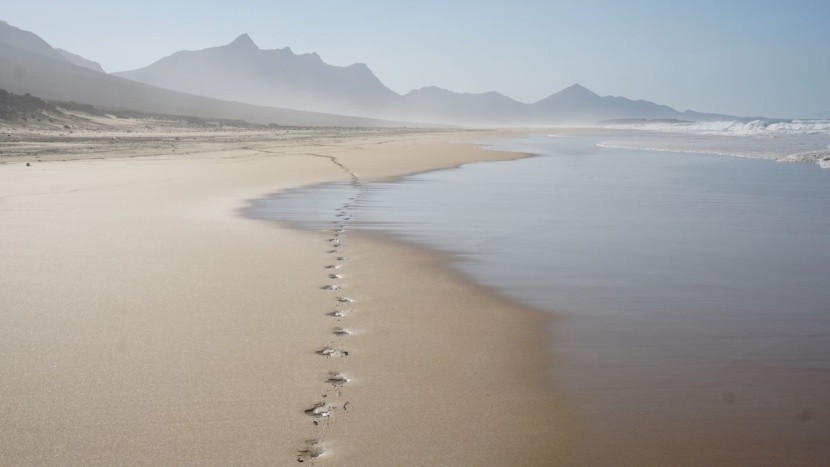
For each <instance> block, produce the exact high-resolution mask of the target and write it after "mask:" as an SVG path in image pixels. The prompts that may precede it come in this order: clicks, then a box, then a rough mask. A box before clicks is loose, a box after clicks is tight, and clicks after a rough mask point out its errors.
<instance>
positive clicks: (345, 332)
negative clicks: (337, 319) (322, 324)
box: [332, 328, 351, 336]
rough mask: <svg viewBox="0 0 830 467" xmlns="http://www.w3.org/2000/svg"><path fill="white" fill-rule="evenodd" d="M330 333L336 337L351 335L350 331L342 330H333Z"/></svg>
mask: <svg viewBox="0 0 830 467" xmlns="http://www.w3.org/2000/svg"><path fill="white" fill-rule="evenodd" d="M332 333H333V334H334V335H336V336H348V335H349V334H351V331H349V330H348V329H343V328H334V330H333V331H332Z"/></svg>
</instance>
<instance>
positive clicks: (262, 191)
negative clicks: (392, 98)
mask: <svg viewBox="0 0 830 467" xmlns="http://www.w3.org/2000/svg"><path fill="white" fill-rule="evenodd" d="M320 131H322V132H325V131H328V130H320ZM273 133H274V132H269V136H268V138H257V136H256V135H246V136H245V137H244V138H239V139H238V140H235V139H233V138H226V139H223V140H222V141H221V142H220V143H221V144H219V143H217V142H216V141H202V140H199V138H195V137H193V138H192V139H190V140H184V139H180V140H173V141H166V142H165V144H146V142H142V141H135V140H133V141H122V142H117V143H115V144H113V143H112V142H107V143H106V144H109V146H107V147H103V145H104V144H105V143H103V142H101V143H100V144H99V143H98V142H96V141H91V142H85V143H84V145H75V146H72V147H69V148H60V149H57V150H56V149H55V148H54V145H52V146H49V147H47V146H48V145H44V144H40V145H39V144H36V143H35V144H32V145H30V146H27V148H26V150H25V151H24V152H23V153H20V152H19V151H18V152H16V153H15V154H14V155H5V156H4V155H0V158H1V159H2V162H4V163H3V164H0V224H2V225H3V226H4V228H3V229H2V230H0V257H2V258H3V261H2V263H0V305H2V312H0V353H2V358H0V379H2V381H3V384H2V385H0V414H2V415H0V417H2V423H1V424H0V437H1V438H2V439H3V440H4V442H3V444H2V446H0V460H2V462H3V463H6V464H20V463H60V464H112V463H119V464H123V463H130V464H170V463H193V464H196V463H198V464H217V463H224V464H227V463H254V464H289V463H296V462H297V461H303V462H309V463H314V464H320V465H322V464H331V465H389V464H409V465H412V464H453V465H463V464H469V465H481V464H520V465H528V464H551V463H558V462H560V461H562V457H561V456H563V455H564V453H565V451H566V444H567V440H568V439H569V437H570V436H572V435H573V433H575V427H576V424H575V418H574V417H573V416H571V415H569V414H570V410H569V409H568V408H567V407H568V406H567V404H566V403H565V402H564V399H563V398H562V397H560V396H559V395H557V393H556V391H555V388H553V387H551V384H550V374H549V371H550V367H551V365H552V362H551V359H550V357H549V353H548V351H547V350H548V349H547V347H546V346H547V337H548V336H547V331H546V330H547V328H548V326H549V320H550V317H549V316H548V315H544V314H541V313H538V312H536V311H534V310H531V309H527V308H523V307H519V306H516V305H514V304H511V303H508V302H506V301H505V300H502V299H500V298H498V297H497V296H496V295H495V294H492V293H491V292H490V291H488V290H486V289H483V288H481V287H477V286H474V285H472V284H471V283H469V282H468V281H466V280H464V279H463V278H460V277H459V276H457V275H455V274H452V273H450V272H448V269H447V268H445V267H444V258H441V257H439V256H437V255H435V254H432V253H428V252H425V251H423V250H419V249H415V248H413V247H410V246H405V245H401V244H396V243H392V242H390V241H388V240H382V239H379V238H375V237H369V236H366V235H356V234H354V233H353V232H350V231H349V230H348V229H347V226H344V231H342V232H339V233H340V234H341V235H340V236H339V237H342V238H341V239H340V240H339V241H338V242H337V244H336V245H335V244H334V243H335V242H333V241H331V240H332V238H333V237H332V235H333V234H334V233H337V232H320V233H319V234H315V233H308V232H300V231H296V230H292V229H288V228H285V227H283V226H280V225H276V224H274V223H270V222H265V221H257V220H251V219H247V218H244V217H242V216H240V215H239V212H240V210H241V209H242V208H244V206H245V205H246V200H251V199H255V198H258V197H262V196H264V195H266V194H269V193H273V192H274V191H275V190H280V189H286V188H291V187H296V186H301V185H306V184H311V183H320V182H325V181H335V180H348V179H349V178H350V176H351V175H350V174H356V175H357V176H359V177H361V178H362V179H365V180H376V179H381V178H385V177H392V176H397V175H402V174H406V173H412V172H418V171H423V170H429V169H436V168H442V167H452V166H455V165H458V164H460V163H464V162H469V161H477V160H496V159H507V158H514V157H521V155H520V154H509V153H496V152H492V151H486V150H481V149H476V148H474V147H472V146H470V145H462V144H451V143H448V141H457V140H461V139H479V138H482V137H483V136H488V137H492V136H493V134H485V133H475V132H458V133H453V132H446V131H443V132H438V133H426V132H423V131H420V132H406V131H397V132H396V131H391V130H389V131H379V132H375V133H370V132H367V133H361V132H359V131H358V132H350V133H349V134H346V133H347V132H345V131H341V132H334V133H332V132H331V131H329V133H324V134H315V133H314V132H309V134H307V135H304V136H296V135H295V136H296V137H292V138H282V139H280V138H274V137H273ZM133 136H135V135H133ZM189 138H191V137H190V136H189ZM168 143H169V146H167V144H168ZM81 146H83V147H81ZM38 148H41V149H38ZM7 149H8V146H5V147H4V148H3V151H5V150H7ZM39 151H40V152H39ZM4 154H5V153H4ZM123 155H128V156H129V157H119V156H123ZM37 159H44V160H46V159H52V160H50V161H48V162H34V161H36V160H37ZM60 159H71V160H66V161H61V160H60ZM27 161H31V162H34V163H33V164H32V166H31V167H27V166H26V164H25V163H26V162H27ZM343 214H344V215H343V216H341V217H348V215H347V214H346V211H345V210H344V211H343ZM338 257H342V258H347V259H344V260H343V261H337V258H338ZM333 264H341V265H342V267H341V268H338V269H334V268H326V266H329V265H333ZM332 271H336V272H332ZM330 274H335V275H337V276H340V277H331V276H329V275H330ZM326 285H331V286H334V285H336V286H337V288H332V290H326V289H324V288H323V287H325V286H326ZM335 311H342V312H343V313H339V314H341V315H342V316H331V313H332V312H335ZM338 328H342V329H338ZM327 348H328V350H327V351H326V352H323V351H324V350H326V349H327ZM321 353H325V354H326V355H321Z"/></svg>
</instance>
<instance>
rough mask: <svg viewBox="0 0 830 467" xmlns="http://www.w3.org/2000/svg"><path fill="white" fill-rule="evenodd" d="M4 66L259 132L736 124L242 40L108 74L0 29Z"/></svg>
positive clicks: (57, 84) (53, 87) (40, 81)
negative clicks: (455, 83) (421, 77)
mask: <svg viewBox="0 0 830 467" xmlns="http://www.w3.org/2000/svg"><path fill="white" fill-rule="evenodd" d="M0 61H2V65H3V66H2V70H0V89H7V90H9V91H12V92H17V93H24V92H29V93H31V94H33V95H36V96H38V97H44V98H49V99H57V100H75V101H79V102H83V103H88V104H93V105H99V106H110V107H125V108H131V109H134V110H140V111H145V112H158V113H175V114H187V115H195V116H205V117H222V118H240V119H246V120H249V121H252V122H258V123H269V122H277V123H283V124H297V125H300V124H324V125H369V126H376V125H389V124H394V123H390V122H389V120H396V121H399V122H420V123H422V124H429V123H433V124H434V123H439V124H461V125H545V124H595V123H597V122H600V121H603V120H609V119H631V118H635V119H678V120H714V119H724V118H727V119H735V117H730V116H724V115H715V114H705V113H698V112H693V111H685V112H679V111H677V110H675V109H672V108H671V107H668V106H664V105H659V104H655V103H653V102H649V101H645V100H631V99H627V98H624V97H615V96H599V95H598V94H596V93H594V92H592V91H590V90H588V89H586V88H584V87H582V86H580V85H578V84H575V85H573V86H570V87H568V88H566V89H563V90H561V91H559V92H557V93H555V94H552V95H551V96H549V97H547V98H545V99H542V100H540V101H538V102H534V103H523V102H519V101H516V100H514V99H511V98H510V97H507V96H504V95H502V94H500V93H498V92H487V93H478V94H469V93H458V92H453V91H448V90H445V89H441V88H438V87H434V86H429V87H425V88H421V89H417V90H413V91H411V92H409V93H407V94H405V95H400V94H398V93H396V92H394V91H392V90H391V89H389V88H387V87H386V86H385V85H384V84H383V83H382V82H381V81H380V80H379V79H378V78H377V77H376V76H375V75H374V73H372V71H371V70H370V69H369V67H368V66H367V65H365V64H362V63H357V64H354V65H350V66H345V67H341V66H333V65H329V64H327V63H325V62H324V61H323V60H322V59H321V58H320V56H319V55H317V54H316V53H309V54H295V53H294V52H293V51H292V50H291V49H290V48H287V47H286V48H284V49H272V50H263V49H260V48H259V47H258V46H257V45H256V44H255V43H254V41H253V40H252V39H251V38H250V37H249V36H248V35H247V34H242V35H241V36H239V37H237V38H236V39H235V40H234V41H232V42H231V43H229V44H227V45H223V46H219V47H211V48H207V49H204V50H198V51H180V52H176V53H174V54H172V55H170V56H168V57H164V58H162V59H160V60H158V61H156V62H155V63H153V64H151V65H149V66H147V67H145V68H141V69H138V70H131V71H124V72H118V73H112V74H106V73H105V72H104V71H103V69H102V68H101V67H100V65H99V64H97V63H95V62H92V61H90V60H87V59H85V58H83V57H80V56H78V55H76V54H74V53H71V52H67V51H64V50H60V49H54V48H52V47H51V46H50V45H49V44H47V43H46V42H45V41H43V40H42V39H41V38H40V37H38V36H37V35H35V34H33V33H30V32H27V31H21V30H20V29H17V28H14V27H12V26H9V25H8V24H6V23H4V22H0ZM200 96H204V97H200ZM287 109H295V110H287ZM327 114H340V115H327ZM342 115H348V116H354V117H360V118H349V117H342ZM372 119H384V120H386V121H380V120H372ZM398 124H401V123H398Z"/></svg>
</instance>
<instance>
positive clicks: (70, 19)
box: [0, 0, 830, 117]
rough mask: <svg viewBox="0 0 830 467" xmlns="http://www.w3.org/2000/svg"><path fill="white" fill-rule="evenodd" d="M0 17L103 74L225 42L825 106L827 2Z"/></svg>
mask: <svg viewBox="0 0 830 467" xmlns="http://www.w3.org/2000/svg"><path fill="white" fill-rule="evenodd" d="M0 19H2V20H5V21H7V22H9V23H10V24H12V25H14V26H17V27H19V28H22V29H27V30H30V31H33V32H35V33H37V34H39V35H40V36H41V37H43V38H44V39H46V40H47V41H48V42H49V43H50V44H52V45H53V46H55V47H60V48H64V49H67V50H70V51H72V52H75V53H78V54H81V55H83V56H85V57H87V58H89V59H92V60H95V61H98V62H100V63H101V64H102V65H103V67H104V68H105V69H106V70H107V71H121V70H126V69H133V68H140V67H143V66H146V65H148V64H150V63H151V62H153V61H155V60H157V59H159V58H161V57H163V56H165V55H169V54H171V53H173V52H175V51H177V50H182V49H188V50H196V49H202V48H205V47H210V46H215V45H221V44H225V43H228V42H230V41H231V40H233V39H234V38H235V37H236V36H238V35H239V34H241V33H243V32H247V33H249V34H250V35H251V37H252V38H253V39H254V41H256V42H257V44H259V46H260V47H261V48H269V49H270V48H282V47H285V46H290V47H291V48H292V49H293V50H294V51H295V52H297V53H301V52H312V51H316V52H318V53H319V54H320V55H321V56H322V58H323V60H325V61H326V62H328V63H331V64H335V65H348V64H351V63H354V62H364V63H366V64H368V65H369V66H370V67H371V68H372V70H373V71H374V72H375V74H376V75H377V76H378V77H379V78H380V79H381V81H383V82H384V83H385V84H386V85H387V86H389V87H390V88H392V89H393V90H395V91H397V92H400V93H405V92H407V91H409V90H411V89H413V88H419V87H422V86H427V85H437V86H440V87H444V88H448V89H451V90H454V91H466V92H483V91H490V90H498V91H500V92H502V93H504V94H506V95H508V96H511V97H513V98H515V99H518V100H521V101H525V102H532V101H535V100H539V99H541V98H543V97H545V96H547V95H549V94H551V93H553V92H555V91H558V90H559V89H561V88H563V87H566V86H568V85H571V84H573V83H575V82H578V83H580V84H582V85H583V86H586V87H588V88H590V89H592V90H594V91H596V92H597V93H599V94H602V95H607V94H613V95H622V96H626V97H629V98H633V99H637V98H642V99H649V100H652V101H655V102H658V103H662V104H667V105H670V106H672V107H675V108H677V109H679V110H685V109H687V108H692V109H695V110H701V111H710V112H724V113H731V114H738V115H766V116H781V117H798V116H809V115H811V114H815V113H819V112H821V113H830V84H829V83H830V32H828V31H830V0H818V1H808V0H803V1H797V0H787V1H783V0H777V1H749V0H746V1H738V0H732V1H730V0H718V1H704V0H682V1H681V0H678V1H672V0H662V1H646V0H628V1H578V2H577V1H569V2H566V1H551V0H548V1H537V0H525V1H521V0H513V1H487V0H478V1H462V0H455V1H446V0H445V1H432V0H419V1H393V0H383V1H359V0H354V1H323V0H293V1H276V0H267V1H266V0H263V1H253V0H252V1H245V0H235V1H231V0H224V1H214V0H200V1H175V2H174V1H156V0H143V1H140V2H139V1H118V0H74V1H46V0H20V1H15V0H2V8H0Z"/></svg>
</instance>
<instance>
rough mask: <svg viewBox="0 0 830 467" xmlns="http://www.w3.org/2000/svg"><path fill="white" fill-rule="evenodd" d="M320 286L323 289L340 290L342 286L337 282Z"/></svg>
mask: <svg viewBox="0 0 830 467" xmlns="http://www.w3.org/2000/svg"><path fill="white" fill-rule="evenodd" d="M320 288H321V289H323V290H340V289H341V288H342V287H340V286H339V285H337V284H326V285H324V286H322V287H320Z"/></svg>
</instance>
